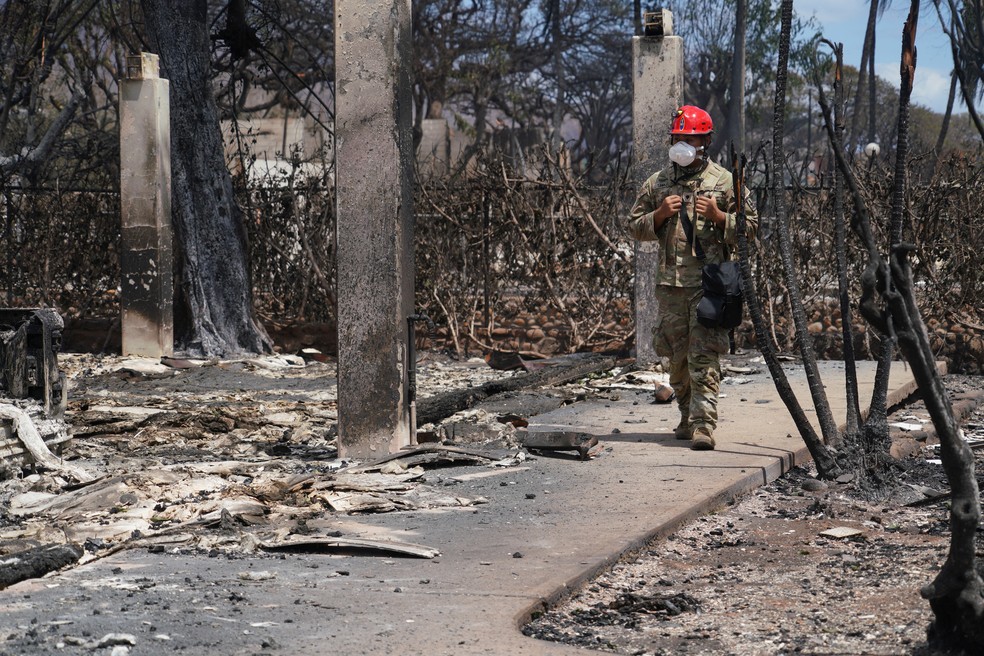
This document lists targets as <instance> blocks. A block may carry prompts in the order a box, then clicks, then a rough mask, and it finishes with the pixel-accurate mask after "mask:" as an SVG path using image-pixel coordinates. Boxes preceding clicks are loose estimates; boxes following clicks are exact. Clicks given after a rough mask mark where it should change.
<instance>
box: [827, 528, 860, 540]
mask: <svg viewBox="0 0 984 656" xmlns="http://www.w3.org/2000/svg"><path fill="white" fill-rule="evenodd" d="M863 534H864V531H861V530H859V529H856V528H852V527H850V526H835V527H834V528H828V529H827V530H826V531H820V535H821V536H822V537H825V538H834V539H837V540H843V539H845V538H853V537H857V536H858V535H863Z"/></svg>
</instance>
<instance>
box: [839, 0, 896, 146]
mask: <svg viewBox="0 0 984 656" xmlns="http://www.w3.org/2000/svg"><path fill="white" fill-rule="evenodd" d="M891 4H892V0H869V3H868V25H867V27H866V28H865V31H864V44H863V45H862V46H861V65H860V66H859V67H858V86H857V91H856V92H855V94H854V117H853V119H852V120H851V135H850V139H849V140H848V144H849V146H850V147H853V146H854V145H855V144H856V143H857V141H856V140H857V135H858V122H859V121H860V118H861V107H862V106H863V104H862V102H861V97H862V94H863V93H864V87H865V82H866V81H867V83H868V102H867V103H866V104H867V110H868V130H867V142H868V143H870V142H872V141H874V140H875V121H876V118H875V113H876V110H877V104H876V101H875V89H876V86H877V85H876V79H875V26H876V24H877V23H878V19H879V18H881V17H882V14H884V13H885V10H886V9H888V8H889V7H890V6H891Z"/></svg>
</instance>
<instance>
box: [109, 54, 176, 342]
mask: <svg viewBox="0 0 984 656" xmlns="http://www.w3.org/2000/svg"><path fill="white" fill-rule="evenodd" d="M159 70H160V66H159V61H158V57H157V55H152V54H149V53H141V54H139V55H133V56H129V57H127V71H126V79H125V80H123V81H122V82H121V84H120V210H121V214H122V238H123V243H122V248H123V253H122V258H121V261H120V268H121V272H120V273H121V275H120V277H121V281H120V282H121V294H120V314H121V323H122V329H123V355H139V356H145V357H151V358H159V357H161V356H162V355H172V354H173V353H174V279H173V271H172V261H173V258H172V251H171V127H170V125H171V113H170V108H169V106H168V81H167V80H162V79H160V77H159Z"/></svg>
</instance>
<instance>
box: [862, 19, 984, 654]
mask: <svg viewBox="0 0 984 656" xmlns="http://www.w3.org/2000/svg"><path fill="white" fill-rule="evenodd" d="M918 18H919V0H912V1H911V5H910V9H909V18H908V20H907V21H906V24H905V28H904V29H903V36H902V65H901V78H902V84H901V89H900V93H899V110H900V111H899V123H898V130H899V135H898V137H899V138H898V143H899V145H898V154H897V157H898V160H897V161H896V178H895V201H894V205H893V227H894V224H895V223H896V222H898V223H899V224H900V225H901V218H900V217H898V216H897V214H898V213H900V212H901V201H900V199H901V198H903V197H904V194H905V185H906V180H905V177H904V173H905V170H904V169H905V166H904V162H905V157H906V153H907V150H908V115H909V112H908V104H909V96H910V94H911V92H912V83H913V79H914V76H915V68H916V49H915V37H916V25H917V22H918ZM859 234H861V235H862V236H863V238H864V239H866V240H867V244H868V249H869V253H871V252H872V251H873V250H874V242H873V239H872V237H871V231H870V230H868V229H864V228H862V229H861V230H860V231H859ZM911 250H914V247H913V246H911V245H906V244H901V243H898V244H895V245H894V246H893V248H892V251H891V253H890V255H889V263H888V264H886V263H885V262H884V261H883V260H881V258H877V259H875V260H874V261H872V262H871V263H870V264H869V268H868V271H869V272H871V274H872V275H867V276H866V277H865V279H864V280H863V284H864V289H865V296H866V297H867V300H866V301H863V302H862V306H861V307H862V312H863V314H864V315H865V318H867V319H868V320H869V321H870V322H871V323H872V325H874V326H875V327H876V328H878V329H879V330H880V331H882V332H885V333H888V334H894V335H896V336H897V338H898V343H899V346H900V348H901V349H902V353H903V355H905V358H906V360H907V361H908V362H909V365H910V366H911V367H912V373H913V376H914V377H915V379H916V382H917V383H918V384H919V388H920V390H922V393H923V398H924V399H925V403H926V408H927V410H928V411H929V414H930V417H932V419H933V426H934V427H935V428H936V432H937V434H938V435H939V438H940V457H941V459H942V461H943V469H944V471H945V472H946V476H947V480H948V481H949V482H950V489H951V493H952V499H953V503H952V506H951V511H950V527H951V535H950V551H949V553H948V554H947V559H946V562H945V563H944V564H943V567H942V569H941V570H940V572H939V574H938V575H937V576H936V579H935V580H934V581H933V582H932V583H931V584H929V585H927V586H925V587H924V588H923V589H922V590H921V591H920V592H921V594H922V596H923V598H925V599H928V600H929V603H930V606H931V607H932V609H933V613H934V616H935V619H934V621H933V624H932V626H931V627H930V638H931V640H933V641H934V642H938V643H941V644H943V645H945V646H946V647H947V648H951V649H956V650H965V651H966V653H980V652H981V651H982V650H984V579H982V578H981V571H980V569H979V567H978V563H977V560H976V540H977V535H976V534H977V529H978V524H979V522H980V517H981V509H980V496H979V494H980V493H979V490H978V487H977V479H976V477H975V475H974V455H973V452H972V451H971V449H970V447H969V446H968V445H967V444H966V443H965V442H964V441H963V440H962V439H961V438H960V435H959V431H958V428H957V424H956V421H955V419H954V417H953V408H952V406H951V404H950V401H949V399H948V398H947V393H946V388H945V387H944V386H943V380H942V377H941V376H940V373H939V370H938V369H937V368H936V363H935V358H934V355H933V350H932V348H931V347H930V344H929V335H928V333H927V331H926V326H925V324H923V321H922V317H921V316H920V314H919V307H918V305H917V303H916V298H915V294H914V292H913V289H912V271H911V269H910V267H909V260H908V254H909V252H910V251H911ZM876 294H877V295H878V296H879V297H880V298H881V301H882V302H881V304H878V303H877V301H876V300H875V295H876Z"/></svg>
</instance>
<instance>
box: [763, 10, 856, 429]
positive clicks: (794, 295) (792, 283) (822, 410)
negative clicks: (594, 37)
mask: <svg viewBox="0 0 984 656" xmlns="http://www.w3.org/2000/svg"><path fill="white" fill-rule="evenodd" d="M781 14H782V31H781V32H780V37H779V64H778V68H777V70H776V96H775V103H774V105H773V128H772V170H773V171H776V172H777V174H776V176H775V177H774V179H773V182H772V185H773V198H774V201H773V202H774V203H775V210H776V228H777V230H776V232H777V234H778V236H779V256H780V259H781V260H782V266H783V273H784V275H785V282H786V287H787V289H788V290H789V297H790V298H789V300H790V305H791V306H792V314H793V323H794V325H795V327H796V334H797V335H798V337H799V344H800V355H801V356H802V358H803V369H804V371H805V373H806V380H807V384H808V385H809V387H810V394H811V395H812V397H813V407H814V408H815V409H816V413H817V419H818V421H819V423H820V432H821V434H822V435H823V437H824V440H825V441H826V443H827V444H830V445H831V446H836V445H837V444H839V443H840V441H841V436H840V433H839V431H838V430H837V424H836V422H835V421H834V415H833V413H832V412H831V411H830V403H829V402H828V401H827V393H826V391H825V390H824V387H823V380H822V379H821V378H820V371H819V370H818V368H817V358H816V354H815V353H814V351H813V343H812V341H811V340H810V332H809V330H807V321H806V311H805V309H804V308H803V295H802V292H800V288H799V280H798V279H797V277H796V267H795V265H794V262H793V247H792V239H791V238H790V234H789V217H788V214H787V211H786V194H785V191H786V190H785V185H784V184H783V182H784V176H783V174H782V172H783V171H785V170H786V166H785V153H784V152H783V141H784V135H783V132H784V128H785V110H786V79H787V73H788V68H789V32H790V25H791V23H792V15H793V2H792V0H783V2H782V7H781Z"/></svg>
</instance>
